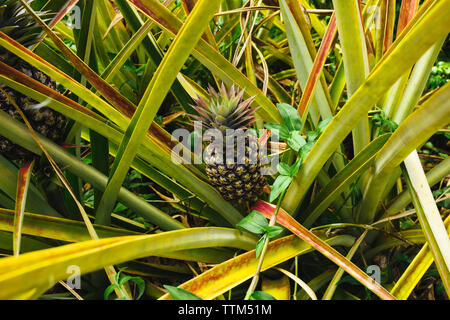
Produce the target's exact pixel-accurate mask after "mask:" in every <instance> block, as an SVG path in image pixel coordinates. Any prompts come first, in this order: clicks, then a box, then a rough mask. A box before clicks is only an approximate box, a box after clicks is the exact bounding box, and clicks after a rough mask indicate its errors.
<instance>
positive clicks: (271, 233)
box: [266, 226, 283, 239]
mask: <svg viewBox="0 0 450 320" xmlns="http://www.w3.org/2000/svg"><path fill="white" fill-rule="evenodd" d="M281 232H283V227H280V226H269V227H267V228H266V234H267V236H268V237H269V239H272V238H274V237H276V236H278V235H279V234H280V233H281Z"/></svg>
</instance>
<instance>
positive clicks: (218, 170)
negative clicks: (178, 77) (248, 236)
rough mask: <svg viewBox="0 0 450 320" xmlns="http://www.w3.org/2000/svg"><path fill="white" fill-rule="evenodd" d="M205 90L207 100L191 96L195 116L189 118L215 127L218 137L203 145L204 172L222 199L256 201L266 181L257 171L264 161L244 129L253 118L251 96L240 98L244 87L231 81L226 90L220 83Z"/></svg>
mask: <svg viewBox="0 0 450 320" xmlns="http://www.w3.org/2000/svg"><path fill="white" fill-rule="evenodd" d="M208 92H209V98H208V100H207V99H204V98H202V97H200V96H199V97H197V99H195V102H196V105H195V106H193V107H194V109H195V110H196V111H197V112H198V113H199V116H193V118H194V119H196V120H200V121H202V124H203V125H204V126H205V127H206V128H207V129H216V130H217V131H218V132H220V134H221V137H222V138H221V139H220V141H218V140H217V139H216V140H214V138H213V140H212V142H211V144H210V145H208V147H207V148H206V152H205V156H204V160H205V163H206V174H207V175H208V178H209V180H210V182H211V184H212V185H213V186H214V187H215V188H216V189H217V190H218V191H219V192H220V193H221V195H222V197H223V198H224V199H225V200H227V201H231V202H253V201H256V200H257V199H258V197H259V195H260V194H261V192H262V190H263V187H264V186H265V185H266V176H264V175H262V174H261V169H262V168H263V167H264V164H265V162H266V161H265V159H264V157H263V156H262V155H261V154H260V152H259V150H258V147H259V145H258V142H257V139H256V136H255V135H254V134H252V133H251V131H248V130H247V129H248V126H249V125H250V124H251V123H253V122H254V121H255V117H254V113H255V111H256V109H254V108H251V104H252V102H253V98H250V99H247V100H244V99H243V96H244V91H243V90H242V91H239V90H238V89H236V88H235V87H234V85H233V86H232V87H231V88H230V89H229V90H227V89H226V88H225V85H224V84H222V85H221V88H220V90H219V91H218V92H217V91H216V90H214V88H212V87H211V86H210V87H209V89H208ZM227 152H228V155H227Z"/></svg>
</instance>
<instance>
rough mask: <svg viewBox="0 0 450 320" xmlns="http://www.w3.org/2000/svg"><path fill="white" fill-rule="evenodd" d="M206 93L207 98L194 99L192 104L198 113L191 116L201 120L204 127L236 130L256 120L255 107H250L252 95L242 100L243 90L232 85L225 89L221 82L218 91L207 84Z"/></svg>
mask: <svg viewBox="0 0 450 320" xmlns="http://www.w3.org/2000/svg"><path fill="white" fill-rule="evenodd" d="M208 93H209V97H208V99H205V98H203V97H201V96H198V97H197V98H196V99H194V101H195V103H196V105H194V106H192V107H193V108H194V109H195V110H196V111H197V112H198V113H199V115H200V116H196V115H193V116H192V117H193V118H194V119H197V120H200V121H202V122H203V124H204V125H205V126H206V127H208V128H216V129H219V130H221V131H226V130H227V129H234V130H237V129H245V128H247V127H248V126H249V125H250V124H251V123H253V122H254V121H256V119H255V116H254V113H255V111H256V110H257V109H256V108H252V107H251V104H252V103H253V100H254V97H251V98H249V99H247V100H244V98H243V97H244V90H239V88H236V87H235V86H234V85H232V86H231V88H230V89H229V90H227V89H226V87H225V85H224V84H223V83H222V84H221V86H220V89H219V91H216V90H215V89H214V88H213V87H212V86H211V85H209V88H208Z"/></svg>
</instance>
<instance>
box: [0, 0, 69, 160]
mask: <svg viewBox="0 0 450 320" xmlns="http://www.w3.org/2000/svg"><path fill="white" fill-rule="evenodd" d="M39 14H40V16H41V17H42V18H43V19H44V20H46V19H48V17H49V14H48V13H46V12H40V13H39ZM0 31H1V32H3V33H5V34H7V35H8V36H9V37H11V38H13V39H14V40H16V41H17V42H19V43H20V44H22V45H23V46H25V47H29V46H31V45H33V44H35V43H36V42H37V41H38V39H39V36H40V33H41V31H42V30H41V28H40V27H39V26H38V25H37V23H36V22H35V21H34V19H33V17H32V16H30V15H29V14H28V12H26V11H25V10H24V9H23V7H22V5H21V4H20V3H19V2H18V1H14V0H0ZM0 61H2V62H4V63H5V64H7V65H9V66H11V67H13V68H15V69H16V70H18V71H20V72H22V73H24V74H26V75H27V76H29V77H31V78H33V79H34V80H37V81H39V82H41V83H42V84H44V85H46V86H47V87H49V88H51V89H53V90H56V82H55V81H54V80H53V79H51V78H50V77H48V76H47V75H46V74H44V73H42V72H41V71H39V70H38V69H36V68H35V67H33V66H32V65H30V64H29V63H27V62H25V61H23V60H21V59H20V58H18V57H16V56H15V55H13V54H11V53H10V52H8V51H7V50H5V49H4V48H1V47H0ZM0 88H2V90H3V91H4V92H6V95H5V94H4V93H3V92H2V91H0V109H1V110H2V111H4V112H6V113H8V114H9V115H10V116H11V117H13V118H15V119H16V120H19V121H21V122H24V120H23V119H22V117H21V115H20V113H19V112H18V111H17V109H16V107H15V106H14V104H13V103H12V102H11V101H10V99H12V100H14V102H15V104H17V106H19V108H20V109H21V110H22V112H23V113H24V115H25V116H26V118H27V120H28V121H29V122H30V124H31V126H32V127H33V129H34V130H35V131H36V132H37V133H40V134H41V135H43V136H45V137H47V138H49V139H50V140H52V141H54V142H57V143H58V142H61V141H62V138H63V134H64V130H65V126H66V118H65V117H64V116H63V115H62V114H60V113H58V112H56V111H54V110H52V109H50V108H48V107H46V106H43V105H42V104H38V103H37V102H36V101H34V100H33V99H31V98H29V97H27V96H25V95H23V94H21V93H19V92H17V91H15V90H13V89H11V88H9V87H6V86H4V85H1V86H0ZM0 154H1V155H3V156H5V157H6V158H8V159H10V160H13V161H18V162H24V161H29V160H30V159H32V158H33V157H34V155H33V153H31V152H30V151H28V150H26V149H24V148H22V147H20V146H19V145H17V144H15V143H13V142H12V141H10V140H8V139H6V138H5V137H1V136H0Z"/></svg>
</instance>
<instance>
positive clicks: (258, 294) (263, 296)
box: [250, 291, 277, 300]
mask: <svg viewBox="0 0 450 320" xmlns="http://www.w3.org/2000/svg"><path fill="white" fill-rule="evenodd" d="M250 300H277V299H275V297H274V296H272V295H271V294H270V293H267V292H264V291H255V292H253V293H252V295H251V296H250Z"/></svg>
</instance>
